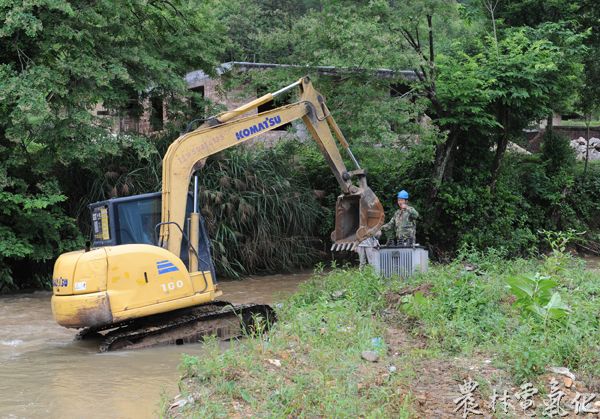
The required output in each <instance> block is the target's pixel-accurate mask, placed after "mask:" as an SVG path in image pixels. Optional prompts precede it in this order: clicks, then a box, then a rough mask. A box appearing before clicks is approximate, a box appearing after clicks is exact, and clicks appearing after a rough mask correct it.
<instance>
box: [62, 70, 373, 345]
mask: <svg viewBox="0 0 600 419" xmlns="http://www.w3.org/2000/svg"><path fill="white" fill-rule="evenodd" d="M296 87H297V88H299V90H300V94H299V99H298V101H297V102H295V103H291V104H288V105H285V106H281V107H278V108H275V109H272V110H269V111H266V112H262V113H258V114H254V115H250V116H244V115H245V114H247V113H248V112H249V111H252V110H253V109H255V108H257V107H258V106H260V105H262V104H265V103H267V102H269V101H272V100H273V99H274V98H275V97H277V96H279V95H281V94H283V93H285V92H287V91H289V90H291V89H294V88H296ZM297 119H302V121H303V122H304V124H305V125H306V127H307V128H308V131H309V132H310V134H311V135H312V137H313V139H314V140H315V141H316V142H317V144H318V146H319V148H320V150H321V151H322V153H323V155H324V156H325V160H326V161H327V163H328V164H329V167H330V168H331V170H332V172H333V174H334V176H335V178H336V180H337V181H338V184H339V185H340V188H341V190H342V193H341V195H340V196H339V197H338V199H337V202H336V209H335V230H334V231H333V232H332V234H331V240H332V242H333V246H332V250H351V249H353V248H354V247H355V246H356V245H357V244H358V242H360V241H362V240H364V239H365V238H367V237H370V236H373V235H374V234H375V233H376V232H377V231H378V230H379V228H380V227H381V226H382V224H383V221H384V212H383V207H382V205H381V203H380V202H379V200H378V199H377V197H376V196H375V194H374V193H373V191H372V190H371V189H370V188H369V187H368V185H367V181H366V175H365V171H364V170H363V169H361V168H360V166H359V164H358V162H357V160H356V159H355V158H354V156H353V154H352V152H351V151H350V148H349V146H348V142H347V141H346V139H345V138H344V136H343V134H342V132H341V131H340V129H339V127H338V125H337V124H336V122H335V121H334V119H333V117H332V116H331V113H330V112H329V109H328V108H327V106H326V104H325V100H324V98H323V96H322V95H321V94H320V93H319V92H317V91H316V90H315V89H314V88H313V86H312V83H311V81H310V79H309V78H308V77H304V78H302V79H300V80H298V81H296V82H295V83H292V84H290V85H289V86H287V87H285V88H283V89H280V90H278V91H277V92H274V93H268V94H266V95H264V96H262V97H260V98H258V99H256V100H254V101H252V102H250V103H247V104H245V105H243V106H241V107H239V108H237V109H235V110H232V111H227V112H224V113H222V114H219V115H217V116H214V117H211V118H209V119H208V120H207V121H206V122H205V123H204V124H203V125H201V126H200V127H199V128H197V129H196V130H194V131H191V132H189V133H186V134H183V135H181V136H180V137H179V138H177V139H176V140H175V141H174V142H173V143H172V144H171V145H170V146H169V149H168V150H167V153H166V154H165V156H164V159H163V168H162V191H161V192H157V193H150V194H143V195H136V196H129V197H123V198H114V199H110V200H108V201H103V202H98V203H95V204H92V205H90V210H91V215H92V224H93V226H92V227H93V228H92V230H93V242H92V243H91V245H89V246H86V249H83V250H79V251H74V252H70V253H65V254H63V255H61V256H60V257H59V258H58V259H57V261H56V263H55V266H54V273H53V277H52V282H53V296H52V312H53V315H54V319H55V320H56V322H57V323H58V324H60V325H62V326H64V327H68V328H77V329H83V330H82V331H80V333H79V335H78V336H79V337H80V338H82V339H83V338H87V337H90V336H96V337H99V338H100V339H101V343H100V351H108V350H114V349H132V348H142V347H148V346H154V345H158V344H169V343H174V344H183V343H187V342H197V341H198V340H199V339H200V338H201V337H202V336H205V335H208V334H211V335H217V336H218V337H220V338H223V339H228V338H232V337H234V336H237V335H239V334H240V333H241V330H243V328H244V327H248V326H251V325H252V323H253V322H254V321H256V319H257V318H263V319H264V320H266V321H271V320H272V319H273V311H272V310H271V308H270V307H268V306H265V305H258V304H246V305H241V306H240V305H237V306H233V305H231V304H229V303H227V302H222V301H218V300H217V297H219V296H220V295H222V291H220V290H219V288H218V285H217V281H216V276H215V270H214V267H213V263H212V261H211V256H210V245H209V239H208V236H207V234H206V229H205V227H204V221H203V218H202V216H201V214H200V211H199V202H198V182H197V180H198V178H197V174H196V173H197V172H198V171H199V170H200V169H201V168H202V166H203V165H204V163H205V161H206V159H207V158H208V157H209V156H211V155H213V154H215V153H218V152H220V151H222V150H225V149H227V148H230V147H234V146H237V145H239V144H242V143H245V142H246V141H248V140H251V139H252V138H255V137H258V136H260V135H261V134H264V133H265V132H267V131H270V130H273V129H275V128H277V127H280V126H282V125H284V124H287V123H290V122H292V121H294V120H297ZM332 132H333V135H332ZM334 135H335V137H334ZM335 138H337V140H338V142H339V144H340V145H341V146H342V148H344V149H345V150H346V151H347V153H348V154H349V157H350V159H351V161H352V162H353V164H354V165H355V166H356V167H355V169H354V170H352V171H348V170H347V169H346V166H345V165H344V162H343V159H342V156H341V155H340V152H339V149H338V145H337V142H336V140H335ZM195 174H196V175H195ZM194 175H195V176H194ZM193 176H194V182H193V186H192V187H190V186H191V184H192V177H193ZM190 189H192V191H191V193H190Z"/></svg>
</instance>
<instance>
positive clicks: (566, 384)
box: [563, 377, 573, 388]
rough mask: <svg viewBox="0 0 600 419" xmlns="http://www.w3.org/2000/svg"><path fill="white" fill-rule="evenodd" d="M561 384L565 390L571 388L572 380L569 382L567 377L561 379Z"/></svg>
mask: <svg viewBox="0 0 600 419" xmlns="http://www.w3.org/2000/svg"><path fill="white" fill-rule="evenodd" d="M563 384H564V385H565V387H566V388H571V387H572V386H573V380H571V379H570V378H569V377H563Z"/></svg>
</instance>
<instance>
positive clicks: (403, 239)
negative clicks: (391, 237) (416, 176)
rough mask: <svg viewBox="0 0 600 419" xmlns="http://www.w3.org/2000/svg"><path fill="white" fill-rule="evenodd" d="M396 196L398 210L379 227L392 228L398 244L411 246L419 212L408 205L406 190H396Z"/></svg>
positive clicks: (413, 241) (383, 228) (413, 242)
mask: <svg viewBox="0 0 600 419" xmlns="http://www.w3.org/2000/svg"><path fill="white" fill-rule="evenodd" d="M397 198H398V207H399V208H398V210H396V212H395V213H394V216H393V217H392V219H391V220H390V221H389V222H388V223H387V224H384V225H383V226H382V227H381V229H382V230H390V229H394V231H395V232H396V240H397V243H398V245H400V246H413V245H414V244H415V235H416V231H417V222H416V220H417V218H418V217H419V213H418V212H417V210H416V209H414V208H413V207H411V206H410V205H408V192H406V191H405V190H401V191H400V192H398V196H397Z"/></svg>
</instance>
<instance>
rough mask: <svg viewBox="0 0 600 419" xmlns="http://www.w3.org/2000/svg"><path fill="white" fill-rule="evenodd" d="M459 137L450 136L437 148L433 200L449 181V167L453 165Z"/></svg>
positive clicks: (432, 191) (432, 190)
mask: <svg viewBox="0 0 600 419" xmlns="http://www.w3.org/2000/svg"><path fill="white" fill-rule="evenodd" d="M457 138H458V136H457V135H456V134H450V137H449V138H448V139H447V140H446V142H445V143H443V144H440V145H438V146H437V150H436V153H435V154H436V156H435V168H434V174H433V188H432V189H431V196H430V198H431V199H432V200H433V199H435V198H436V197H437V194H438V191H439V187H440V186H441V185H442V183H443V182H444V181H445V180H448V172H447V170H448V167H449V166H452V165H453V161H454V157H455V153H454V150H455V148H456V141H457Z"/></svg>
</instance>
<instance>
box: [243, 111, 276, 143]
mask: <svg viewBox="0 0 600 419" xmlns="http://www.w3.org/2000/svg"><path fill="white" fill-rule="evenodd" d="M277 124H281V116H279V115H275V116H274V117H272V118H265V120H264V121H262V122H259V123H258V124H255V125H252V126H250V127H248V128H244V129H241V130H239V131H238V132H236V133H235V139H236V140H242V139H244V138H246V137H249V136H251V135H253V134H258V133H259V132H261V131H264V130H266V129H269V128H271V127H274V126H275V125H277Z"/></svg>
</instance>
